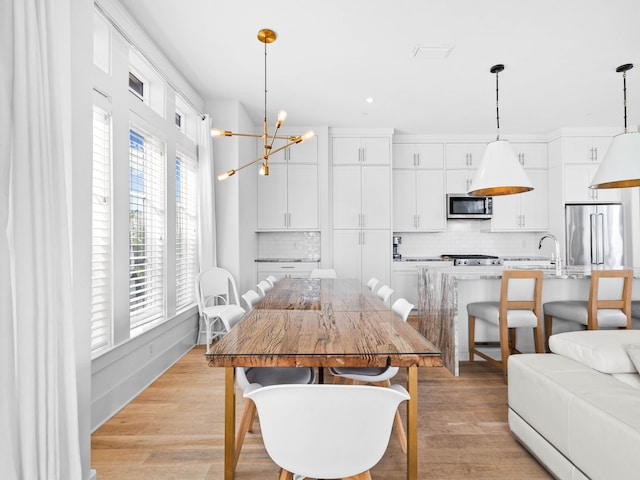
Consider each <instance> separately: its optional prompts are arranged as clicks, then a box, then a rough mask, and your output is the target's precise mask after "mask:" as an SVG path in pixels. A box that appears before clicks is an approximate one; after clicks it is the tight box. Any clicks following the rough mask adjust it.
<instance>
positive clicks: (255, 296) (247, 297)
mask: <svg viewBox="0 0 640 480" xmlns="http://www.w3.org/2000/svg"><path fill="white" fill-rule="evenodd" d="M261 298H262V297H261V296H260V294H259V293H258V292H256V291H255V290H247V292H246V293H245V294H243V295H242V299H243V300H244V303H246V304H247V309H248V310H253V307H254V306H255V305H256V303H258V302H259V301H260V299H261Z"/></svg>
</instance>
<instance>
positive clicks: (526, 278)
mask: <svg viewBox="0 0 640 480" xmlns="http://www.w3.org/2000/svg"><path fill="white" fill-rule="evenodd" d="M542 278H543V272H542V270H505V271H503V272H502V282H501V284H500V301H499V302H474V303H470V304H468V305H467V313H468V315H469V360H470V361H473V360H474V354H476V355H479V356H480V357H482V358H484V359H485V360H487V361H488V362H490V363H492V364H493V365H495V366H497V367H498V368H500V369H502V374H503V376H504V381H505V383H506V382H507V362H508V359H509V355H511V354H513V353H520V352H519V351H518V350H517V349H516V330H515V329H516V328H521V327H529V328H533V340H534V344H535V350H536V353H543V350H542ZM476 319H478V320H483V321H485V322H487V323H490V324H492V325H496V326H497V327H498V329H499V332H500V353H501V360H496V359H495V358H492V357H490V356H489V355H487V354H486V353H484V352H481V351H480V350H478V349H477V348H476V341H475V325H476ZM488 344H489V343H488V342H483V343H478V345H485V346H486V345H488Z"/></svg>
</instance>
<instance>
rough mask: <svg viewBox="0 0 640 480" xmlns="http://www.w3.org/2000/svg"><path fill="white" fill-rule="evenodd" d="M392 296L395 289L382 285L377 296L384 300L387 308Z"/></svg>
mask: <svg viewBox="0 0 640 480" xmlns="http://www.w3.org/2000/svg"><path fill="white" fill-rule="evenodd" d="M392 294H393V289H392V288H391V287H389V286H388V285H382V286H381V287H380V288H379V289H378V291H377V292H376V295H377V296H378V298H379V299H380V300H382V301H383V302H384V304H385V305H386V306H387V307H388V306H389V302H391V295H392Z"/></svg>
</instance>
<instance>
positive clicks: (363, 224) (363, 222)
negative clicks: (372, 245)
mask: <svg viewBox="0 0 640 480" xmlns="http://www.w3.org/2000/svg"><path fill="white" fill-rule="evenodd" d="M362 228H364V213H363V214H362Z"/></svg>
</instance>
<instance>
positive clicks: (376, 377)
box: [329, 298, 414, 453]
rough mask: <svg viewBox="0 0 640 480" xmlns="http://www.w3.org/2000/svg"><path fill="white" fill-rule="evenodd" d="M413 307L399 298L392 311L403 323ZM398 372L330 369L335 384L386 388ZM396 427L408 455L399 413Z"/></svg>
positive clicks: (371, 369)
mask: <svg viewBox="0 0 640 480" xmlns="http://www.w3.org/2000/svg"><path fill="white" fill-rule="evenodd" d="M413 307H414V305H413V304H412V303H409V302H408V301H407V300H406V299H404V298H399V299H398V300H396V301H395V302H393V305H392V306H391V309H392V310H393V311H394V312H395V313H396V315H398V316H399V317H400V318H401V319H402V321H404V322H406V321H407V319H408V318H409V314H410V313H411V310H413ZM398 370H399V369H398V367H360V368H355V367H348V368H347V367H344V368H337V367H331V368H329V372H330V373H331V374H332V375H333V376H334V383H340V382H341V381H342V380H344V381H345V382H347V381H349V382H352V383H375V384H377V385H381V386H384V387H388V386H390V385H391V381H390V380H391V379H392V378H393V377H395V376H396V374H397V373H398ZM395 427H396V431H397V433H398V440H399V441H400V446H401V447H402V451H403V452H404V453H407V435H406V433H405V431H404V426H403V425H402V419H401V418H400V414H399V413H396V415H395Z"/></svg>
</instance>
